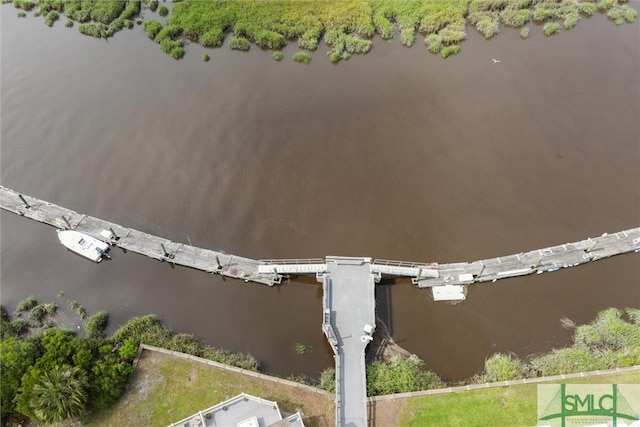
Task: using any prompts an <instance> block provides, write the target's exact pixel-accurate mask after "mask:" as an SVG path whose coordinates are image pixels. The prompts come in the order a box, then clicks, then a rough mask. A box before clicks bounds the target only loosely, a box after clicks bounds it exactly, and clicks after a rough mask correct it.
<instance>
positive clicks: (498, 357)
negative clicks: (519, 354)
mask: <svg viewBox="0 0 640 427" xmlns="http://www.w3.org/2000/svg"><path fill="white" fill-rule="evenodd" d="M526 372H527V368H526V366H525V365H524V364H523V363H522V362H521V361H520V360H519V359H517V358H514V357H512V356H511V355H506V354H500V353H496V354H494V355H493V356H491V357H490V358H489V359H487V360H486V361H485V362H484V373H483V375H482V376H481V378H482V380H483V381H485V382H498V381H512V380H519V379H521V378H524V377H525V376H526Z"/></svg>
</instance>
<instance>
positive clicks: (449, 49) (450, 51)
mask: <svg viewBox="0 0 640 427" xmlns="http://www.w3.org/2000/svg"><path fill="white" fill-rule="evenodd" d="M458 52H460V46H459V45H457V44H452V45H451V46H445V47H443V48H442V51H441V52H440V55H442V57H443V58H447V57H448V56H449V55H457V54H458Z"/></svg>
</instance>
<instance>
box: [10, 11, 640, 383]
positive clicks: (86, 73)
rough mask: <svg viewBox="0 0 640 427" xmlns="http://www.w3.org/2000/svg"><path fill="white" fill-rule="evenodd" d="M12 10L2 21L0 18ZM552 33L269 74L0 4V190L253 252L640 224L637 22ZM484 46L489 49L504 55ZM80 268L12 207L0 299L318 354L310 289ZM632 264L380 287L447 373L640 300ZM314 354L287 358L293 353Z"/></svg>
mask: <svg viewBox="0 0 640 427" xmlns="http://www.w3.org/2000/svg"><path fill="white" fill-rule="evenodd" d="M7 10H8V12H7ZM583 21H589V22H581V23H580V25H578V26H577V27H576V28H574V29H572V30H571V31H568V32H563V33H562V34H561V35H559V36H554V37H551V38H544V37H543V36H542V35H541V29H540V28H538V27H536V26H532V32H531V36H530V39H528V40H526V41H522V40H520V38H519V36H518V32H517V31H515V30H510V29H503V31H502V33H501V34H500V35H499V36H497V37H496V38H495V39H494V40H492V41H490V42H486V41H485V40H483V39H482V38H481V37H479V36H478V35H477V34H476V33H475V32H474V31H473V30H471V31H470V38H469V40H468V41H466V42H464V43H463V45H462V51H461V54H460V55H458V56H457V57H450V58H449V59H447V60H442V59H441V58H440V57H437V56H431V55H429V54H428V53H427V52H426V50H425V49H424V48H423V47H421V46H420V44H421V42H420V43H417V45H416V46H415V47H413V48H411V49H407V48H404V47H402V46H401V45H400V43H399V42H398V41H397V40H394V41H392V42H384V41H381V40H375V43H374V49H373V50H372V52H371V53H370V54H368V55H366V56H364V57H357V56H356V57H353V58H352V59H351V60H350V61H348V62H344V63H340V64H339V65H337V66H335V65H332V64H331V63H330V61H329V60H328V58H326V57H325V50H326V49H323V48H321V49H319V51H318V52H316V53H314V54H313V61H312V63H311V65H309V66H304V65H301V64H297V63H294V62H293V61H292V60H291V58H290V57H291V55H292V54H293V53H294V52H295V51H296V48H295V45H294V44H293V43H292V44H290V46H289V47H288V48H287V49H285V51H284V53H285V60H284V61H283V62H282V63H278V62H276V61H274V60H272V59H271V53H270V52H263V51H260V50H259V49H257V48H255V47H253V48H252V49H251V51H250V52H249V53H248V54H243V53H239V52H233V51H230V50H229V49H227V48H223V49H219V50H213V51H208V52H209V53H210V55H211V61H210V62H208V63H204V62H203V61H202V59H201V54H202V53H203V52H204V51H205V50H204V49H203V48H201V47H199V46H197V45H190V46H188V48H187V56H186V57H185V58H184V59H183V60H181V61H174V60H173V59H171V58H170V57H169V56H168V55H165V54H164V53H162V52H161V50H160V49H159V48H158V46H155V45H153V44H152V43H151V42H150V41H149V40H147V39H146V36H145V35H144V33H143V30H142V29H141V28H140V27H136V28H135V29H133V30H124V31H122V32H121V33H119V34H118V35H116V37H114V38H113V39H110V40H109V41H108V42H105V41H101V40H95V39H91V38H88V37H82V36H80V35H78V34H76V32H75V31H76V30H69V29H66V28H64V27H63V26H62V25H61V24H60V23H56V25H55V26H54V28H48V27H46V26H44V25H43V24H42V23H41V22H40V20H39V19H32V18H27V19H20V20H19V19H18V18H16V17H15V14H14V13H13V9H12V8H10V7H7V6H5V7H4V8H3V14H2V37H3V46H2V160H1V161H2V184H3V185H5V186H8V187H10V188H14V189H16V190H18V191H22V192H24V193H27V194H30V195H33V196H36V197H40V198H43V199H45V200H50V201H52V202H55V203H57V204H61V205H64V206H66V207H69V208H71V209H74V210H77V211H79V212H83V213H87V214H90V215H94V216H97V217H101V218H105V219H107V220H110V221H114V222H118V223H121V224H123V225H127V226H131V227H134V228H137V229H140V230H143V231H146V232H150V233H155V234H159V235H162V236H165V237H168V238H170V239H173V240H176V241H181V242H187V241H188V239H190V240H191V241H192V242H193V244H194V245H197V246H202V247H207V248H212V249H222V250H225V251H227V252H229V253H237V254H239V255H243V256H248V257H254V258H278V257H287V258H291V257H322V256H325V255H350V256H372V257H380V258H387V259H403V260H418V261H440V262H453V261H471V260H474V259H481V258H485V257H491V256H499V255H506V254H510V253H517V252H520V251H525V250H530V249H533V248H537V247H545V246H549V245H554V244H560V243H564V242H567V241H572V240H578V239H582V238H585V237H588V236H592V237H593V236H596V235H599V234H601V233H603V232H613V231H618V230H621V229H625V228H630V227H633V226H637V225H638V222H639V221H638V220H639V217H640V215H639V212H640V209H639V203H640V201H639V194H640V192H639V191H638V190H639V182H640V180H639V178H640V177H639V172H638V171H639V170H640V167H639V166H640V159H639V155H638V153H639V150H638V148H639V147H638V141H639V140H640V129H639V125H638V121H637V118H638V116H640V114H639V113H640V107H639V105H638V104H639V102H640V101H639V99H640V93H639V91H640V89H639V88H640V81H639V76H640V72H639V71H640V70H639V65H638V64H640V61H639V58H640V55H639V49H638V43H637V40H638V39H639V37H638V36H639V31H638V25H635V24H634V25H623V26H621V27H615V26H614V25H613V24H611V23H609V22H606V20H605V19H604V18H603V17H594V18H591V19H583ZM491 58H498V59H500V60H501V62H500V63H499V64H494V63H493V61H491ZM113 258H114V259H113V261H111V262H107V263H106V264H105V263H103V264H102V265H99V266H97V265H93V264H91V263H89V262H85V261H84V260H82V259H79V258H77V257H74V256H71V255H70V254H68V253H66V252H65V251H64V250H63V249H62V248H61V247H60V246H59V245H58V243H57V240H56V238H55V233H53V230H52V229H51V228H49V227H46V226H42V225H39V224H35V223H32V222H29V221H25V220H24V219H20V218H17V217H13V216H11V215H9V214H6V213H2V302H3V304H6V305H8V306H9V307H13V306H15V304H16V303H17V302H18V301H19V300H21V299H23V298H24V297H26V296H28V295H30V294H34V295H36V297H38V299H40V300H41V301H53V300H56V294H57V293H58V291H60V290H63V291H64V292H65V295H67V296H68V297H69V298H72V299H76V300H78V301H81V302H82V303H83V304H84V305H85V306H86V307H87V308H88V309H89V310H90V311H94V312H95V311H98V310H102V309H106V310H108V311H109V312H110V313H111V314H112V325H113V327H115V326H117V324H119V323H122V322H124V321H125V320H126V319H128V318H129V317H130V316H134V315H142V314H146V313H150V312H153V313H157V314H159V315H160V316H162V317H163V318H164V319H165V321H166V322H167V324H168V325H169V326H170V327H172V328H174V330H176V331H181V332H190V333H194V334H196V335H197V336H199V337H201V338H202V339H204V340H205V341H207V342H208V343H212V344H216V345H221V346H225V347H229V348H231V349H234V350H240V351H247V352H251V353H253V354H254V355H256V356H257V357H258V358H259V359H261V360H263V361H264V363H265V367H266V368H267V369H268V370H269V371H271V372H275V373H279V374H290V373H296V374H300V373H304V374H307V375H310V376H316V375H317V373H318V372H319V371H320V370H322V369H324V368H325V367H327V366H330V365H331V364H332V359H331V357H330V350H329V349H328V346H327V345H326V344H325V343H324V339H323V336H322V333H321V330H320V322H321V300H320V296H321V288H320V286H319V285H317V284H315V282H314V281H313V280H310V279H309V280H299V281H295V282H291V283H286V284H285V285H283V286H281V287H277V288H268V287H265V286H261V285H254V284H245V283H244V282H239V281H233V280H227V281H226V282H225V281H222V279H220V278H219V277H213V276H209V275H207V274H203V273H201V272H197V271H191V270H187V269H181V268H176V269H171V268H169V267H168V266H167V265H166V264H159V263H158V262H156V261H154V260H150V259H146V258H144V257H141V256H137V255H134V254H123V253H119V252H116V253H115V254H114V257H113ZM639 284H640V268H639V264H638V258H637V255H636V254H631V255H625V256H620V257H617V258H615V259H611V260H607V261H602V262H599V263H596V264H594V265H587V266H584V267H580V268H577V269H571V270H567V271H562V272H558V273H555V274H553V275H551V274H548V275H547V274H545V275H541V276H534V277H526V278H521V279H511V280H506V281H504V282H498V283H495V284H483V285H476V286H474V287H472V288H471V290H470V293H469V300H468V301H467V302H465V303H463V304H459V305H456V306H450V305H447V304H435V303H433V302H432V301H431V298H430V297H429V296H428V294H427V293H426V292H424V291H419V290H417V289H414V288H413V287H411V285H410V284H409V283H408V282H404V281H399V282H397V283H395V284H391V283H386V284H385V286H384V288H379V292H378V306H379V313H380V314H381V316H382V317H384V319H385V321H386V322H387V323H388V324H390V327H391V329H392V332H393V335H394V338H395V340H396V341H397V342H398V343H399V344H400V345H403V346H404V347H406V348H407V349H408V350H410V351H412V352H416V353H418V354H419V355H420V356H421V357H422V358H424V359H425V360H426V361H427V364H428V365H429V366H430V367H431V368H433V369H434V370H436V371H437V372H439V373H440V374H442V375H444V376H446V377H448V378H450V379H461V378H464V377H467V376H470V375H472V374H473V373H475V372H477V371H478V370H480V369H481V368H482V364H483V361H484V359H485V357H487V356H488V355H489V354H491V353H493V352H497V351H501V352H510V351H513V352H515V353H516V354H518V355H520V356H527V355H529V354H532V353H536V352H542V351H548V350H549V349H550V348H552V347H554V346H561V345H565V344H567V343H568V342H569V337H570V332H569V331H566V330H564V329H562V327H561V323H560V319H561V318H563V317H568V318H570V319H573V320H576V321H577V322H578V323H581V322H586V321H588V320H590V319H592V318H593V317H594V315H595V313H596V312H597V311H598V310H600V309H603V308H606V307H609V306H618V307H624V306H629V305H635V306H638V305H639V304H640V287H639V286H638V285H639ZM297 342H299V343H303V344H305V345H310V346H312V347H313V352H312V353H308V354H305V355H298V354H296V352H295V343H297Z"/></svg>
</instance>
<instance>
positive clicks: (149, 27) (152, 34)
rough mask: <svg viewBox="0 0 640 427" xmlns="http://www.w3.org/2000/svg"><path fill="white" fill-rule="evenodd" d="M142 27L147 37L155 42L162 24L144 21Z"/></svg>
mask: <svg viewBox="0 0 640 427" xmlns="http://www.w3.org/2000/svg"><path fill="white" fill-rule="evenodd" d="M143 27H144V30H145V31H146V32H147V37H149V38H150V39H151V40H155V38H156V36H157V35H158V33H159V32H160V30H162V24H161V23H160V22H158V21H145V23H144V25H143Z"/></svg>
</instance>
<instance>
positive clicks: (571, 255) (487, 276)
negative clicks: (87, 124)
mask: <svg viewBox="0 0 640 427" xmlns="http://www.w3.org/2000/svg"><path fill="white" fill-rule="evenodd" d="M634 251H635V252H639V251H640V227H638V228H631V229H629V230H624V231H619V232H617V233H612V234H606V233H605V234H603V235H602V236H600V237H595V238H588V239H586V240H581V241H579V242H573V243H565V244H563V245H558V246H552V247H548V248H544V249H536V250H533V251H529V252H521V253H519V254H515V255H508V256H504V257H498V258H490V259H483V260H480V261H473V262H465V263H453V264H439V265H438V267H437V270H438V273H439V274H438V277H437V278H430V279H424V280H419V281H418V282H417V283H418V286H419V287H421V288H426V287H432V286H441V285H465V284H470V283H476V282H487V281H496V280H498V279H504V278H507V277H516V276H525V275H528V274H533V273H536V274H541V273H544V272H552V271H557V270H559V269H561V268H566V267H573V266H576V265H580V264H585V263H587V262H592V261H596V260H600V259H603V258H608V257H611V256H614V255H620V254H623V253H628V252H634Z"/></svg>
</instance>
